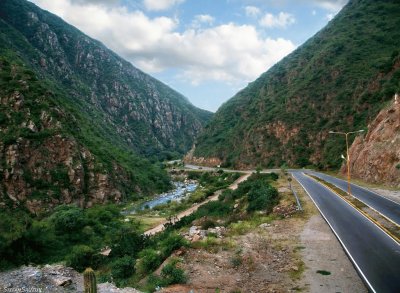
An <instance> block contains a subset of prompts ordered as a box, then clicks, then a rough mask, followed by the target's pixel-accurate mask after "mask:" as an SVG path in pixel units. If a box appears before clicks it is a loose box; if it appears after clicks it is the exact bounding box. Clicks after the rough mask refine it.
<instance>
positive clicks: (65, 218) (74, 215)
mask: <svg viewBox="0 0 400 293" xmlns="http://www.w3.org/2000/svg"><path fill="white" fill-rule="evenodd" d="M52 218H53V222H54V228H55V230H56V232H57V233H58V234H62V235H72V234H74V233H73V232H77V231H79V230H81V229H82V227H84V226H85V224H86V218H85V214H84V212H83V210H82V209H80V208H78V207H75V206H60V207H58V208H57V209H56V212H55V213H54V214H53V216H52Z"/></svg>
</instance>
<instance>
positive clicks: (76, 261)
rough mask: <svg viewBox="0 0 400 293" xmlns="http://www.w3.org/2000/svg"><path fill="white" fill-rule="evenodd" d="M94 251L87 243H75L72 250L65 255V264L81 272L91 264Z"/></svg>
mask: <svg viewBox="0 0 400 293" xmlns="http://www.w3.org/2000/svg"><path fill="white" fill-rule="evenodd" d="M94 254H95V251H94V249H93V248H91V247H89V246H87V245H76V246H74V247H73V248H72V252H71V253H70V254H69V255H68V256H67V257H66V264H67V266H70V267H73V268H74V269H76V270H77V271H78V272H83V271H84V270H85V269H86V268H87V267H91V266H92V264H93V256H94Z"/></svg>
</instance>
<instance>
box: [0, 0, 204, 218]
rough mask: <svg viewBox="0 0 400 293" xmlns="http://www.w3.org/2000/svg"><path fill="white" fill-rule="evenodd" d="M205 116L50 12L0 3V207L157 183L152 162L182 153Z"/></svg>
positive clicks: (118, 195) (115, 195)
mask: <svg viewBox="0 0 400 293" xmlns="http://www.w3.org/2000/svg"><path fill="white" fill-rule="evenodd" d="M210 115H211V113H209V112H207V111H203V110H200V109H197V108H196V107H194V106H193V105H192V104H190V103H189V102H188V100H187V99H186V98H184V97H183V96H182V95H180V94H179V93H177V92H175V91H174V90H172V89H170V88H169V87H167V86H166V85H164V84H162V83H161V82H159V81H157V80H156V79H154V78H152V77H150V76H149V75H147V74H145V73H143V72H141V71H140V70H138V69H136V68H135V67H133V66H132V65H131V64H130V63H128V62H126V61H124V60H123V59H121V58H120V57H118V56H117V55H116V54H115V53H113V52H112V51H110V50H108V49H107V48H106V47H104V46H103V45H102V44H101V43H99V42H97V41H95V40H93V39H91V38H89V37H87V36H86V35H84V34H82V33H81V32H79V31H78V30H77V29H75V28H74V27H72V26H70V25H68V24H66V23H65V22H63V21H62V20H61V19H60V18H58V17H56V16H54V15H52V14H50V13H48V12H45V11H43V10H41V9H39V8H38V7H36V6H35V5H33V4H31V3H29V2H27V1H23V0H12V1H11V0H4V1H1V2H0V207H1V206H10V207H15V206H18V205H23V206H25V207H27V208H28V209H29V210H30V211H31V212H34V213H37V212H40V211H42V210H43V209H46V208H49V207H52V206H55V205H58V204H61V203H72V202H74V203H78V204H79V205H80V206H91V205H93V204H95V203H104V202H109V201H123V200H125V199H127V198H134V197H137V196H142V195H145V194H152V193H155V192H160V191H164V190H166V189H167V188H169V187H170V183H169V178H168V176H167V174H166V172H165V171H163V170H162V168H161V166H160V165H159V164H158V163H156V162H157V161H158V160H159V159H162V158H168V157H170V156H173V155H176V154H180V153H183V152H185V151H186V150H187V149H188V148H189V147H190V146H191V145H192V143H193V139H194V137H195V136H196V135H197V133H198V132H199V131H200V130H201V129H202V127H203V125H204V124H205V123H206V121H207V120H208V119H209V118H210ZM145 157H147V158H145ZM151 161H152V162H151Z"/></svg>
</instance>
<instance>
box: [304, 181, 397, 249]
mask: <svg viewBox="0 0 400 293" xmlns="http://www.w3.org/2000/svg"><path fill="white" fill-rule="evenodd" d="M305 175H306V176H308V175H307V174H305ZM310 179H311V180H314V181H315V182H317V183H318V184H320V185H322V186H323V187H324V188H326V189H328V190H329V191H330V192H332V193H333V194H335V195H336V196H337V197H339V198H340V199H341V200H343V201H344V202H345V203H346V204H348V205H349V206H351V207H352V208H353V209H354V210H356V211H357V212H358V213H359V214H360V215H362V216H363V217H364V218H366V219H367V220H368V221H369V222H371V223H372V224H374V226H376V227H377V228H379V229H380V230H381V231H382V232H383V233H385V235H386V236H388V237H389V238H390V239H392V240H393V241H394V243H396V244H397V245H399V246H400V243H399V242H398V241H397V240H395V239H394V238H393V237H392V236H391V235H390V234H388V233H387V232H386V231H385V230H383V229H382V228H381V227H380V226H378V225H377V224H376V223H374V222H373V221H372V220H371V219H370V218H368V217H367V216H366V215H364V214H363V213H362V212H360V211H359V210H358V209H356V208H355V207H354V206H352V205H351V204H350V203H348V202H347V201H346V200H345V199H344V198H342V197H341V196H340V195H339V194H337V193H336V192H333V191H332V190H330V189H329V187H327V186H326V185H324V184H323V183H319V182H318V181H317V180H315V179H314V178H312V177H310Z"/></svg>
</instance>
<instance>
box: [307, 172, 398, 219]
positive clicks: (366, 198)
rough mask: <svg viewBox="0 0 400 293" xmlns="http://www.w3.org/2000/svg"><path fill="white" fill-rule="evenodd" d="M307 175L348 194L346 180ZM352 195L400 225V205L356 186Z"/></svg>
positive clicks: (352, 187) (316, 173)
mask: <svg viewBox="0 0 400 293" xmlns="http://www.w3.org/2000/svg"><path fill="white" fill-rule="evenodd" d="M306 173H308V174H312V175H315V176H317V177H319V178H321V179H323V180H325V181H327V182H329V183H331V184H334V185H335V186H337V187H339V188H340V189H342V190H344V191H346V192H347V181H345V180H342V179H339V178H336V177H333V176H329V175H326V174H323V173H318V172H313V171H308V172H306ZM351 195H352V196H354V197H355V198H357V199H358V200H360V201H362V202H363V203H365V204H366V205H367V206H369V207H371V208H373V209H375V210H376V211H378V212H379V213H380V214H382V215H384V216H385V217H386V218H388V219H389V220H391V221H392V222H394V223H396V224H397V225H400V204H398V203H396V202H394V201H392V200H390V199H387V198H386V197H383V196H382V195H379V194H377V193H375V192H373V191H371V190H368V189H366V188H363V187H361V186H358V185H356V184H351Z"/></svg>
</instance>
